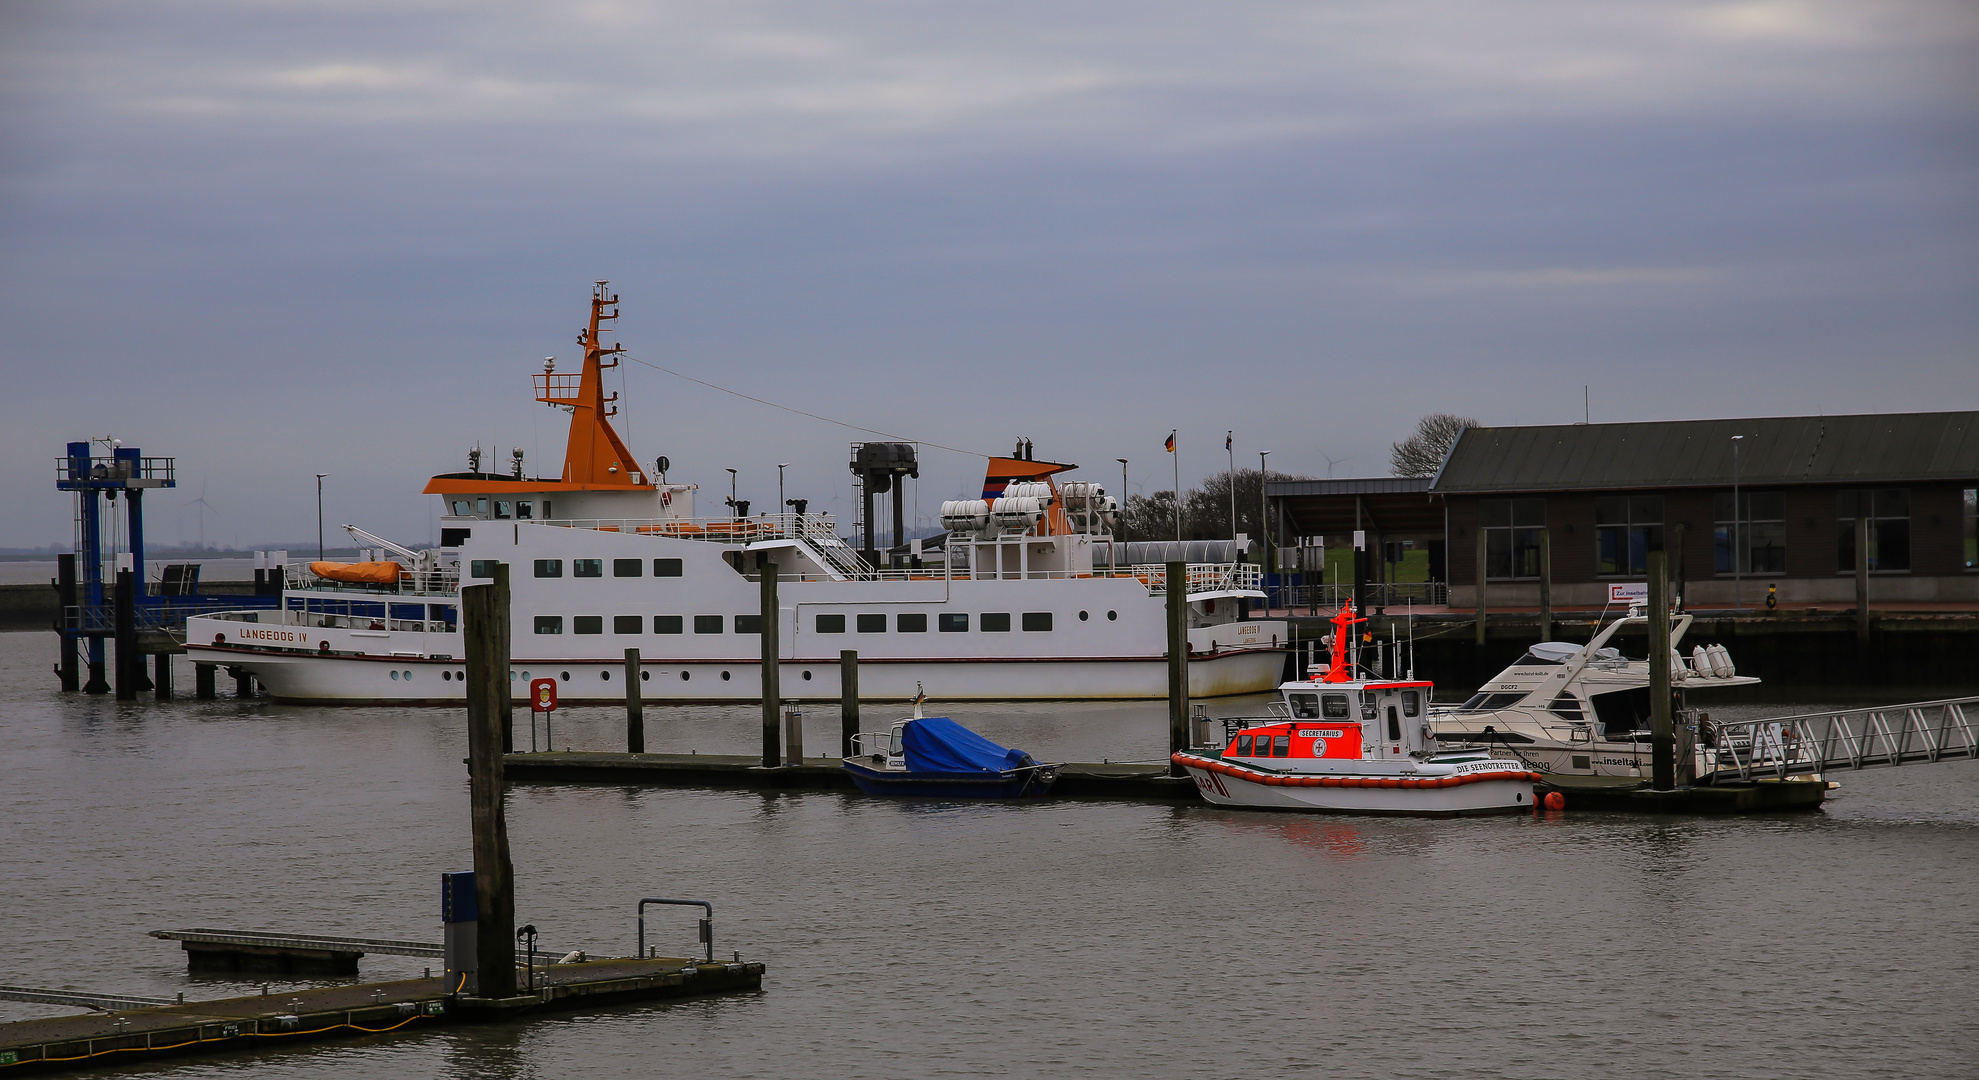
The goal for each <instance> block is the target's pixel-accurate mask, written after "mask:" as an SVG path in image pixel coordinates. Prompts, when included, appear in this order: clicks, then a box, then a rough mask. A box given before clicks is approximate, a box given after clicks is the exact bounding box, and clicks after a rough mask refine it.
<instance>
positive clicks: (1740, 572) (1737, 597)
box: [1732, 435, 1745, 611]
mask: <svg viewBox="0 0 1979 1080" xmlns="http://www.w3.org/2000/svg"><path fill="white" fill-rule="evenodd" d="M1744 438H1745V436H1743V435H1734V436H1732V610H1733V611H1743V610H1745V567H1744V566H1742V565H1740V564H1741V563H1743V562H1745V560H1744V559H1742V558H1740V557H1739V556H1741V555H1743V554H1745V553H1744V552H1742V551H1740V550H1739V518H1740V516H1741V515H1740V514H1739V510H1740V507H1739V504H1738V444H1739V442H1740V440H1742V439H1744Z"/></svg>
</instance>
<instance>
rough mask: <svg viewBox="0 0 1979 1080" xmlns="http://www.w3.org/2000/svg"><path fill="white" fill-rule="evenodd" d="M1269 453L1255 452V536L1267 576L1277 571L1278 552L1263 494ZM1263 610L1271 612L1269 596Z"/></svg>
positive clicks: (1266, 451) (1267, 473) (1269, 505)
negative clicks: (1273, 541) (1262, 556)
mask: <svg viewBox="0 0 1979 1080" xmlns="http://www.w3.org/2000/svg"><path fill="white" fill-rule="evenodd" d="M1270 453H1271V451H1269V450H1259V451H1258V452H1257V535H1258V540H1259V542H1261V543H1262V544H1263V545H1264V559H1263V560H1261V561H1262V562H1263V563H1264V572H1265V573H1267V574H1270V573H1273V572H1275V571H1276V570H1277V569H1278V552H1276V551H1274V550H1272V547H1271V503H1270V500H1269V499H1268V498H1266V497H1265V494H1264V479H1265V477H1267V476H1270V475H1271V474H1270V473H1269V472H1266V471H1265V468H1264V459H1265V456H1266V455H1267V454H1270ZM1264 609H1265V610H1266V611H1270V610H1271V599H1270V597H1269V596H1267V597H1266V598H1265V601H1264Z"/></svg>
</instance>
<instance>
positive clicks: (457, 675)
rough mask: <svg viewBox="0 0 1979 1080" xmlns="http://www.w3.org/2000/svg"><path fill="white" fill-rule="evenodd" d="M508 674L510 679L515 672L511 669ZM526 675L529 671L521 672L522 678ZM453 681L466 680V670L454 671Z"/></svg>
mask: <svg viewBox="0 0 1979 1080" xmlns="http://www.w3.org/2000/svg"><path fill="white" fill-rule="evenodd" d="M508 674H509V678H511V679H513V678H515V672H513V671H511V672H509V673H508ZM528 675H529V673H528V672H526V671H525V672H523V677H524V678H527V677H528ZM454 681H455V682H466V681H467V672H465V671H456V672H454Z"/></svg>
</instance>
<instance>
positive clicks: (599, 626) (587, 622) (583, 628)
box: [570, 615, 605, 634]
mask: <svg viewBox="0 0 1979 1080" xmlns="http://www.w3.org/2000/svg"><path fill="white" fill-rule="evenodd" d="M570 632H571V633H573V634H602V633H604V632H605V617H604V616H603V615H574V616H572V617H571V620H570Z"/></svg>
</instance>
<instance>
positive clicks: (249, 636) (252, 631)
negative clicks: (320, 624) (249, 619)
mask: <svg viewBox="0 0 1979 1080" xmlns="http://www.w3.org/2000/svg"><path fill="white" fill-rule="evenodd" d="M228 629H230V630H232V631H233V634H234V636H235V637H237V638H242V639H245V640H249V641H295V642H304V643H306V642H308V641H309V635H308V634H305V633H301V632H299V631H295V630H277V629H275V628H274V627H260V626H240V627H228Z"/></svg>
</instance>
